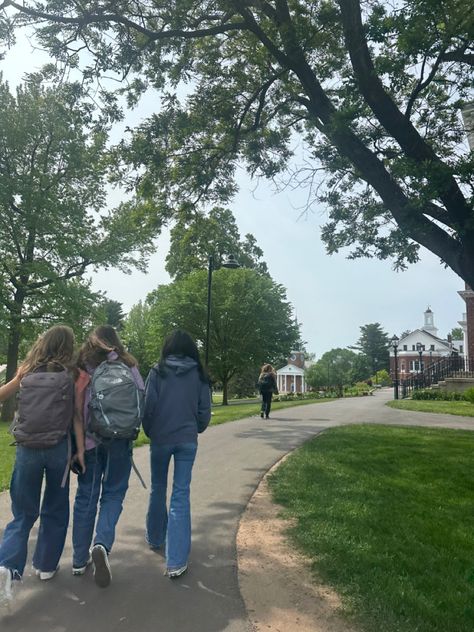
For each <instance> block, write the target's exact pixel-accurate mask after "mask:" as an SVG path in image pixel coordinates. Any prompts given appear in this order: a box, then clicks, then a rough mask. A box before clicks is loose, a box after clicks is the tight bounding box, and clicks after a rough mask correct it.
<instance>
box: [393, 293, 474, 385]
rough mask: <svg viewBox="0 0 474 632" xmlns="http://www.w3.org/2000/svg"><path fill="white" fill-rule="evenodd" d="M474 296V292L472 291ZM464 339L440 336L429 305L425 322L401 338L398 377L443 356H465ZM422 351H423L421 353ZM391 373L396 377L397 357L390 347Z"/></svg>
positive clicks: (421, 368) (417, 371) (411, 372)
mask: <svg viewBox="0 0 474 632" xmlns="http://www.w3.org/2000/svg"><path fill="white" fill-rule="evenodd" d="M472 294H473V297H474V292H473V293H472ZM465 348H466V347H465V342H464V340H451V337H450V336H448V338H446V339H444V338H440V337H439V336H438V329H437V327H436V326H435V323H434V314H433V312H432V310H431V309H430V308H429V307H428V308H427V309H426V310H425V312H424V324H423V326H422V327H420V328H419V329H415V330H414V331H411V332H410V333H409V334H407V335H406V336H404V337H403V338H400V340H399V343H398V351H397V364H398V379H399V380H404V379H406V378H408V377H409V376H410V375H413V374H416V373H419V372H420V371H422V370H423V369H425V368H427V367H428V366H430V364H433V363H434V362H437V361H438V360H440V359H441V358H444V357H448V356H451V355H453V354H455V355H459V356H463V355H464V351H465ZM420 352H421V353H420ZM390 374H391V375H392V378H395V357H394V352H393V349H392V348H390Z"/></svg>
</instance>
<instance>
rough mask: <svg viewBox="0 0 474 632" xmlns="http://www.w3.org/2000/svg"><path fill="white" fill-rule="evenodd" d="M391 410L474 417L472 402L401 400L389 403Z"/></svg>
mask: <svg viewBox="0 0 474 632" xmlns="http://www.w3.org/2000/svg"><path fill="white" fill-rule="evenodd" d="M387 406H390V408H400V409H401V410H417V411H419V412H422V413H445V414H449V415H461V416H462V417H474V404H471V402H444V401H442V400H422V399H399V400H394V401H391V402H387Z"/></svg>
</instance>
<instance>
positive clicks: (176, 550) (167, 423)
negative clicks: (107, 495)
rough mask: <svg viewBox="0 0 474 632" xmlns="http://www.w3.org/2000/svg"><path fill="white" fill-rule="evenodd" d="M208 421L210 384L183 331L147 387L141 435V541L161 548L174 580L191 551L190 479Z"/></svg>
mask: <svg viewBox="0 0 474 632" xmlns="http://www.w3.org/2000/svg"><path fill="white" fill-rule="evenodd" d="M210 419H211V396H210V386H209V379H208V377H207V375H206V372H205V371H204V369H203V367H202V364H201V361H200V359H199V353H198V350H197V347H196V343H195V342H194V340H193V339H192V338H191V336H190V335H189V334H188V333H187V332H185V331H182V330H179V329H178V330H176V331H174V332H173V333H171V334H170V335H169V336H168V337H167V338H166V340H165V342H164V344H163V348H162V351H161V357H160V360H159V362H158V364H156V366H154V367H153V369H152V370H151V371H150V373H149V375H148V378H147V382H146V394H145V415H144V418H143V429H144V431H145V434H146V435H147V436H148V437H149V438H150V439H151V446H150V459H151V485H152V487H151V494H150V502H149V506H148V513H147V517H146V540H147V542H148V545H149V546H150V548H151V549H153V550H159V549H162V548H163V547H166V567H167V568H166V574H167V575H168V577H170V578H175V577H179V576H180V575H182V574H183V573H185V572H186V570H187V568H188V557H189V553H190V550H191V508H190V498H189V496H190V485H191V473H192V469H193V464H194V459H195V457H196V451H197V436H198V433H201V432H204V430H205V429H206V428H207V426H208V424H209V421H210ZM171 457H173V460H174V474H173V490H172V494H171V500H170V506H169V514H168V512H167V509H166V489H167V479H168V468H169V464H170V461H171Z"/></svg>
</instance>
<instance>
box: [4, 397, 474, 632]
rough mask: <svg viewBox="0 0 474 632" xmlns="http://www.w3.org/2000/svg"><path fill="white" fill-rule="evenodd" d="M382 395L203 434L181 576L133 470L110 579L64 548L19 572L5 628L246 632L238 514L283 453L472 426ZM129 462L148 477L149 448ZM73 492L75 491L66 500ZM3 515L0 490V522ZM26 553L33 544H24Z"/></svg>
mask: <svg viewBox="0 0 474 632" xmlns="http://www.w3.org/2000/svg"><path fill="white" fill-rule="evenodd" d="M391 397H392V393H391V391H390V390H389V389H386V390H384V391H380V392H377V393H376V394H375V395H374V396H373V397H360V398H351V399H345V400H337V401H334V402H329V403H322V404H314V405H307V406H298V407H295V408H289V409H286V410H282V411H276V412H275V414H274V416H273V418H272V419H271V420H269V421H268V422H266V421H263V420H261V419H260V417H253V418H249V419H244V420H241V421H236V422H231V423H227V424H223V425H221V426H217V427H213V428H210V429H209V430H208V431H207V432H206V433H205V434H204V435H202V437H201V438H200V445H199V451H198V457H197V462H196V465H195V469H194V479H193V485H192V514H193V550H192V553H191V559H190V569H189V572H188V573H187V575H185V576H184V577H183V578H181V579H179V580H176V581H173V582H172V581H170V580H169V579H167V578H166V577H163V570H164V563H163V558H162V557H161V556H159V555H157V554H154V553H152V552H151V551H149V550H148V548H147V547H146V546H145V544H144V539H143V538H144V530H143V524H144V516H145V512H146V506H147V492H146V491H145V490H143V489H142V488H141V487H140V485H139V483H138V480H137V478H136V476H135V475H134V474H132V477H131V486H130V491H129V493H128V495H127V498H126V504H125V508H124V512H123V515H122V518H121V520H120V522H119V527H118V533H117V540H116V545H115V548H114V550H113V552H112V555H111V563H112V570H113V582H112V585H111V586H110V587H109V588H107V589H99V588H97V587H96V586H95V584H94V582H93V579H92V574H91V573H90V572H88V573H87V574H86V575H85V576H84V577H81V578H76V577H72V575H71V569H70V564H71V548H70V542H69V541H68V544H67V548H66V550H65V552H64V555H63V558H62V561H61V566H62V568H61V571H60V572H59V574H58V575H57V576H56V577H55V578H54V579H53V580H52V581H51V582H41V583H40V582H39V580H37V579H36V578H35V577H32V576H31V573H30V571H27V572H26V573H25V580H24V582H23V586H22V587H21V589H20V591H19V592H18V597H17V599H16V601H15V606H14V608H13V610H12V613H11V615H10V616H4V617H3V618H2V617H1V616H0V624H1V630H2V632H66V631H67V632H119V631H125V632H251V630H252V626H251V624H250V623H249V621H248V617H247V613H246V611H245V607H244V604H243V602H242V599H241V596H240V591H239V586H238V579H237V568H236V549H235V537H236V532H237V527H238V522H239V518H240V515H241V513H242V511H243V509H244V508H245V506H246V504H247V502H248V500H249V498H250V497H251V495H252V494H253V492H254V490H255V488H256V487H257V485H258V483H259V481H260V479H261V478H262V476H263V474H264V473H265V472H266V471H267V470H268V469H269V468H270V467H271V465H272V464H273V463H275V462H276V461H277V460H278V459H280V458H281V457H282V456H283V455H284V454H286V453H287V452H289V451H291V450H293V449H294V448H295V447H297V446H298V445H300V444H301V443H303V442H304V441H305V440H306V439H308V438H310V437H311V436H313V435H315V434H316V433H318V432H320V431H321V430H323V429H325V428H329V427H332V426H337V425H341V424H349V423H364V422H369V423H384V424H406V425H419V426H438V427H440V426H446V427H450V428H465V429H474V419H471V418H467V417H454V416H451V415H430V414H427V413H415V412H407V411H398V410H394V409H391V408H388V407H387V406H385V405H384V404H385V402H386V401H387V400H388V399H390V398H391ZM135 460H136V462H137V464H138V466H139V468H140V471H141V472H142V473H143V475H144V477H145V479H146V480H149V468H148V449H147V448H146V447H144V448H140V449H138V450H136V451H135ZM72 496H73V494H72ZM9 519H10V511H9V498H8V494H7V493H3V494H0V525H1V527H2V528H3V527H4V525H5V524H6V522H7V521H8V520H9ZM31 548H32V547H31Z"/></svg>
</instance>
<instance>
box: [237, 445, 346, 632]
mask: <svg viewBox="0 0 474 632" xmlns="http://www.w3.org/2000/svg"><path fill="white" fill-rule="evenodd" d="M288 456H289V455H286V456H285V457H283V459H281V460H279V461H278V462H277V463H276V464H275V465H274V466H273V467H272V468H271V469H270V470H269V471H268V472H267V474H266V475H265V476H264V478H263V479H262V481H261V482H260V484H259V486H258V487H257V489H256V491H255V493H254V495H253V496H252V498H251V499H250V501H249V503H248V505H247V507H246V509H245V511H244V513H243V514H242V517H241V520H240V524H239V529H238V532H237V567H238V579H239V586H240V592H241V594H242V598H243V600H244V603H245V606H246V609H247V613H248V617H249V621H250V623H251V624H252V626H253V629H254V631H255V632H264V631H265V632H268V631H269V630H273V631H275V632H356V630H355V629H354V628H352V627H350V626H349V625H348V623H347V622H346V621H344V620H343V619H342V618H341V616H340V615H339V614H338V610H339V608H340V605H341V603H340V599H339V596H338V595H337V593H335V592H334V590H333V589H332V588H330V587H328V586H325V585H324V584H322V583H318V582H315V581H314V578H313V575H312V574H311V571H310V561H309V560H308V559H307V558H305V557H304V556H303V555H302V554H301V553H299V552H297V551H295V550H294V549H293V548H292V547H291V545H290V544H289V542H288V539H287V536H286V535H285V530H286V529H287V528H288V526H289V523H288V521H287V520H283V519H282V518H281V517H279V515H278V514H279V513H280V511H281V507H279V506H278V505H275V504H274V503H273V502H272V499H271V494H270V490H269V487H268V481H267V479H268V476H269V474H271V472H273V471H274V470H275V469H276V468H277V467H278V466H279V465H281V463H282V462H283V461H284V460H285V459H286V458H287V457H288Z"/></svg>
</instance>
